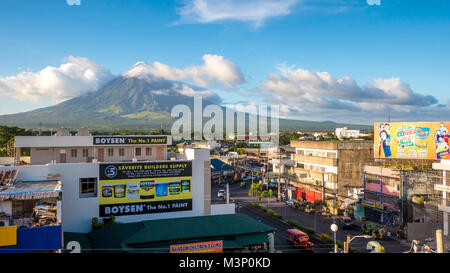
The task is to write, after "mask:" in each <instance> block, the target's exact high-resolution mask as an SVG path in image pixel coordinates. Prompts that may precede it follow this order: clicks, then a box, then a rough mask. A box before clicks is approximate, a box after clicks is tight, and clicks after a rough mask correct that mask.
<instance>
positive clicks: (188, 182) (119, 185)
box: [99, 161, 192, 217]
mask: <svg viewBox="0 0 450 273" xmlns="http://www.w3.org/2000/svg"><path fill="white" fill-rule="evenodd" d="M99 176H100V189H101V194H100V197H99V203H100V213H99V214H100V217H107V216H110V215H114V216H119V215H136V214H148V213H160V212H173V211H183V210H192V162H191V161H176V162H175V161H174V162H151V163H149V162H147V163H134V162H133V163H106V164H100V175H99Z"/></svg>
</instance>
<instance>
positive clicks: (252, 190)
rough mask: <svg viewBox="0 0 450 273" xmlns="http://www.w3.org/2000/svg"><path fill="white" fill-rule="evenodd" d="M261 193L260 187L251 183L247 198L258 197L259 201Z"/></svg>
mask: <svg viewBox="0 0 450 273" xmlns="http://www.w3.org/2000/svg"><path fill="white" fill-rule="evenodd" d="M261 191H262V185H261V184H259V183H253V184H252V185H251V186H250V190H249V191H248V196H253V197H256V196H259V199H260V200H261V196H260V195H261Z"/></svg>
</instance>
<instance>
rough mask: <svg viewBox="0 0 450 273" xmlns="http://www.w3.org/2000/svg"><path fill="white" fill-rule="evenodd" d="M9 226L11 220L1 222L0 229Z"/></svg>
mask: <svg viewBox="0 0 450 273" xmlns="http://www.w3.org/2000/svg"><path fill="white" fill-rule="evenodd" d="M7 226H9V220H0V227H7Z"/></svg>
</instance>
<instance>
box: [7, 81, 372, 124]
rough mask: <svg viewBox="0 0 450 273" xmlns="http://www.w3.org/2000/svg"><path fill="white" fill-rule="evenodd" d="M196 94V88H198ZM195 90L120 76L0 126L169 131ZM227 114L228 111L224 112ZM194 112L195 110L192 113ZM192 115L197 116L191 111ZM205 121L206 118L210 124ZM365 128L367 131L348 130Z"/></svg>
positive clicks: (178, 84) (213, 99) (209, 101)
mask: <svg viewBox="0 0 450 273" xmlns="http://www.w3.org/2000/svg"><path fill="white" fill-rule="evenodd" d="M196 90H197V91H198V88H197V89H196ZM191 91H192V89H190V87H189V86H187V85H186V83H182V82H176V81H168V80H164V79H159V78H155V79H151V80H149V79H146V80H144V79H138V78H135V77H124V76H120V77H118V78H116V79H114V80H112V81H111V82H109V83H107V84H106V85H105V86H104V87H102V88H100V89H99V90H97V91H95V92H90V93H86V94H84V95H82V96H79V97H75V98H72V99H70V100H67V101H64V102H62V103H59V104H56V105H54V106H50V107H45V108H40V109H37V110H33V111H29V112H23V113H17V114H11V115H2V116H0V124H3V125H15V126H19V127H24V128H27V129H31V128H34V129H35V128H38V126H39V123H40V122H42V127H43V128H44V129H46V128H58V127H61V126H64V127H66V128H69V129H77V128H79V127H81V126H84V127H88V128H92V129H104V130H116V129H159V128H160V126H163V128H165V129H170V128H171V126H172V123H173V122H174V120H175V119H172V118H171V117H170V111H171V110H172V107H173V106H175V105H178V104H183V105H187V106H188V107H189V108H190V109H193V104H194V100H193V97H192V96H190V95H186V92H187V94H192V93H190V92H191ZM213 103H214V104H220V98H219V97H217V96H212V97H209V99H203V106H206V105H208V104H213ZM223 109H224V108H223ZM191 111H192V110H191ZM192 115H193V111H192ZM206 121H207V119H204V122H206ZM279 124H280V130H281V131H283V130H296V131H314V130H321V131H333V130H334V129H335V128H336V127H341V126H344V124H338V123H334V122H329V121H327V122H313V121H299V120H287V119H280V123H279ZM349 127H351V128H353V127H354V128H361V129H367V128H369V126H365V125H361V126H356V125H355V126H349Z"/></svg>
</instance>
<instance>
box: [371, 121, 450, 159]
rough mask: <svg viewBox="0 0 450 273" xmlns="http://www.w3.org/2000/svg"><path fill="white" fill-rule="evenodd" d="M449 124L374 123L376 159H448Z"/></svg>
mask: <svg viewBox="0 0 450 273" xmlns="http://www.w3.org/2000/svg"><path fill="white" fill-rule="evenodd" d="M449 128H450V122H415V123H403V122H392V123H375V124H374V154H375V158H405V159H450V150H449V145H450V141H449V131H448V129H449Z"/></svg>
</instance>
